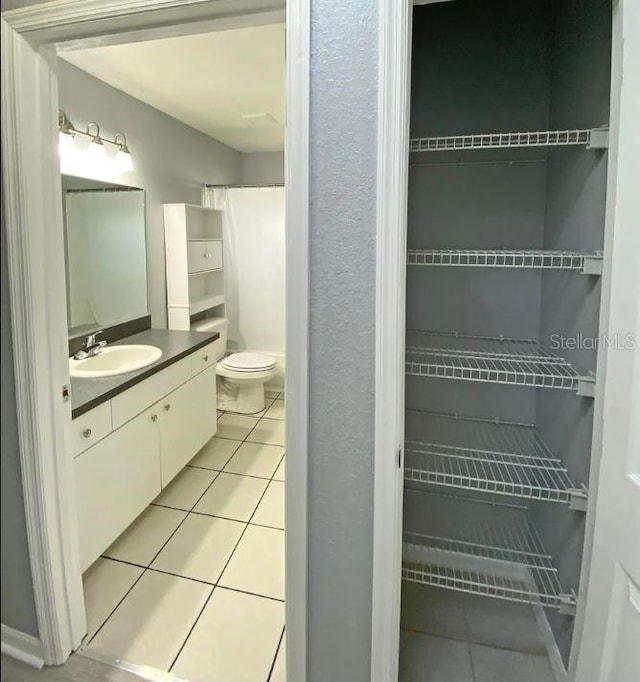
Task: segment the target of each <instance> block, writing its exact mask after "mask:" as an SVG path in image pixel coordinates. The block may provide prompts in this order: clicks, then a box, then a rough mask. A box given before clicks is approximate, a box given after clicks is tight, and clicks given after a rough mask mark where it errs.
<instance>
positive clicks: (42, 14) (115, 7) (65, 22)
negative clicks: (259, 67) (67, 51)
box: [2, 0, 284, 33]
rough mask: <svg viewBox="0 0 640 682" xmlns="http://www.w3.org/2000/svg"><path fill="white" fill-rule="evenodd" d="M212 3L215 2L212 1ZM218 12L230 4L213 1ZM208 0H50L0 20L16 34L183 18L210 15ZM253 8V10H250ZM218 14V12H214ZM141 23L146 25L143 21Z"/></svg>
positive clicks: (269, 4)
mask: <svg viewBox="0 0 640 682" xmlns="http://www.w3.org/2000/svg"><path fill="white" fill-rule="evenodd" d="M214 2H216V0H214ZM216 4H218V5H220V10H219V11H220V12H221V13H222V11H224V14H225V15H228V14H229V13H230V12H229V10H230V9H231V7H232V3H231V2H229V1H228V0H227V1H226V2H225V1H224V0H222V1H221V0H217V2H216ZM283 4H284V3H282V2H279V1H278V0H272V1H266V2H261V1H260V0H256V2H253V3H252V2H248V3H247V2H245V3H243V7H242V9H240V10H236V11H235V12H234V13H235V14H241V13H242V14H244V13H246V14H249V13H250V12H252V11H256V10H262V11H265V10H281V9H282V6H283ZM211 5H212V0H111V1H110V2H106V1H105V0H51V1H50V2H43V3H38V4H35V5H30V6H27V7H20V8H17V9H13V10H7V11H6V12H3V13H2V17H3V18H4V19H5V20H6V21H7V22H8V23H9V24H10V25H11V27H12V28H13V29H14V30H15V31H17V32H18V33H30V32H35V31H46V30H50V29H59V28H61V27H70V26H73V25H75V24H81V23H89V22H93V23H95V22H99V21H103V20H111V19H114V18H118V19H126V18H127V17H131V16H132V15H140V14H144V15H147V17H149V15H151V14H155V13H158V12H164V11H168V10H171V11H174V12H175V11H176V10H178V11H179V12H180V15H181V17H183V18H184V19H187V18H189V14H190V13H191V12H192V11H193V10H194V9H198V8H199V7H204V8H205V9H206V10H208V13H210V10H211ZM252 5H253V7H252ZM215 13H218V11H215ZM144 23H150V22H149V20H148V19H147V20H146V21H145V22H144ZM78 32H80V31H78Z"/></svg>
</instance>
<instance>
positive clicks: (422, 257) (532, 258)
mask: <svg viewBox="0 0 640 682" xmlns="http://www.w3.org/2000/svg"><path fill="white" fill-rule="evenodd" d="M407 265H418V266H421V265H426V266H441V267H442V266H444V267H479V268H505V269H506V268H516V269H518V268H523V269H550V270H577V271H579V272H581V273H583V274H585V275H600V274H602V253H601V252H596V253H593V254H591V253H577V252H575V251H537V250H518V251H514V250H501V249H486V250H471V249H409V250H408V251H407Z"/></svg>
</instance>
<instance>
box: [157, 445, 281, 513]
mask: <svg viewBox="0 0 640 682" xmlns="http://www.w3.org/2000/svg"><path fill="white" fill-rule="evenodd" d="M274 447H282V446H274ZM227 464H228V462H227ZM187 466H188V467H191V469H201V470H203V471H216V472H217V473H219V474H232V475H233V476H246V477H247V478H256V479H258V480H259V481H270V480H271V478H270V477H269V476H254V475H253V474H240V473H238V472H237V471H227V470H226V469H207V467H198V466H192V465H191V464H187ZM225 466H226V464H225ZM278 466H280V460H278ZM277 468H278V467H276V469H277ZM151 504H154V503H153V502H152V503H151ZM158 506H160V507H164V506H166V505H163V504H161V505H158Z"/></svg>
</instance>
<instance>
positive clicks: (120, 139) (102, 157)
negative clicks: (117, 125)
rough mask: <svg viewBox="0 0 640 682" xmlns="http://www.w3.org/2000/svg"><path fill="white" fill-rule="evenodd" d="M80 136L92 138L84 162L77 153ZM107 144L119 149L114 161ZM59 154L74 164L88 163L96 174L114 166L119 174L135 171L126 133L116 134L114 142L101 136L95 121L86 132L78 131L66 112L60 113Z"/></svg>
mask: <svg viewBox="0 0 640 682" xmlns="http://www.w3.org/2000/svg"><path fill="white" fill-rule="evenodd" d="M78 135H82V136H83V137H89V138H91V141H90V142H89V146H88V147H87V149H86V153H85V154H84V159H83V160H81V159H80V155H79V154H78V153H77V152H78V150H77V147H76V136H78ZM105 144H108V145H113V146H114V147H116V148H117V151H116V154H115V157H114V158H113V159H111V158H110V157H109V156H108V155H107V149H106V147H105ZM58 153H59V154H60V157H61V158H64V159H65V160H67V161H73V163H74V164H77V163H79V162H82V161H84V162H86V163H87V165H89V167H90V170H91V171H92V172H94V173H95V172H101V171H105V170H108V167H109V165H113V167H114V170H116V171H117V172H119V173H129V172H131V171H132V170H133V159H132V158H131V152H130V151H129V147H128V146H127V138H126V136H125V134H124V133H116V134H115V136H114V138H113V140H109V139H107V138H105V137H102V135H100V126H99V125H98V124H97V123H95V122H93V121H92V122H91V123H89V124H88V125H87V129H86V131H82V130H78V129H77V128H76V127H75V126H74V125H73V123H71V121H70V120H69V117H68V116H67V115H66V114H65V113H64V111H58Z"/></svg>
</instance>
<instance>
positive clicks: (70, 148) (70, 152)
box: [58, 130, 76, 159]
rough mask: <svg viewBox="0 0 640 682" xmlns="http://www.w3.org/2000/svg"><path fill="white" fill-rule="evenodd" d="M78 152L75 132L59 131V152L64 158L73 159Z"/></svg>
mask: <svg viewBox="0 0 640 682" xmlns="http://www.w3.org/2000/svg"><path fill="white" fill-rule="evenodd" d="M75 152H76V141H75V139H74V137H73V133H69V132H66V131H65V132H63V131H62V130H61V131H60V132H59V133H58V154H59V156H60V157H61V158H62V157H64V158H65V159H71V158H72V157H73V156H74V155H75Z"/></svg>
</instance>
